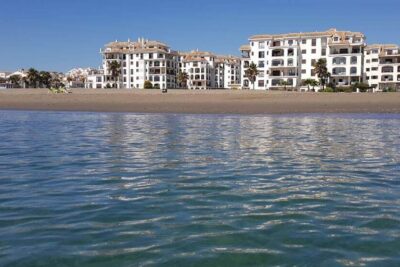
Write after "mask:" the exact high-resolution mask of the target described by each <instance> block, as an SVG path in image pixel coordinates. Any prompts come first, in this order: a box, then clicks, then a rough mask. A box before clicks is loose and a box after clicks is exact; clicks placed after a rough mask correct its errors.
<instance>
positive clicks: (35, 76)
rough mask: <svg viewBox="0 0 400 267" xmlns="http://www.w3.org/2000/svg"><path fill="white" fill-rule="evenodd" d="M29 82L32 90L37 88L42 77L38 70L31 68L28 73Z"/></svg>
mask: <svg viewBox="0 0 400 267" xmlns="http://www.w3.org/2000/svg"><path fill="white" fill-rule="evenodd" d="M26 78H27V82H28V85H29V86H31V87H32V88H36V86H37V84H38V82H39V80H40V75H39V72H38V71H37V70H35V69H34V68H30V69H29V70H28V73H27V77H26Z"/></svg>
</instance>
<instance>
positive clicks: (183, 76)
mask: <svg viewBox="0 0 400 267" xmlns="http://www.w3.org/2000/svg"><path fill="white" fill-rule="evenodd" d="M188 79H189V75H188V74H187V73H186V72H185V71H179V73H178V77H177V80H178V84H179V87H181V86H182V84H184V87H185V88H186V87H187V80H188Z"/></svg>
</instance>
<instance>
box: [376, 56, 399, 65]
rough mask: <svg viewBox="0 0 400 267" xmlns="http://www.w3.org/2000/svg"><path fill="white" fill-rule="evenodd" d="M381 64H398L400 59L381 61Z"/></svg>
mask: <svg viewBox="0 0 400 267" xmlns="http://www.w3.org/2000/svg"><path fill="white" fill-rule="evenodd" d="M379 63H380V64H398V63H400V57H399V58H385V59H381V60H380V61H379Z"/></svg>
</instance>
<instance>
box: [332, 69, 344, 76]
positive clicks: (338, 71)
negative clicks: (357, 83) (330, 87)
mask: <svg viewBox="0 0 400 267" xmlns="http://www.w3.org/2000/svg"><path fill="white" fill-rule="evenodd" d="M332 76H346V68H333V71H332Z"/></svg>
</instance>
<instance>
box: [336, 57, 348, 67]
mask: <svg viewBox="0 0 400 267" xmlns="http://www.w3.org/2000/svg"><path fill="white" fill-rule="evenodd" d="M345 64H346V58H345V57H335V58H333V65H345Z"/></svg>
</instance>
